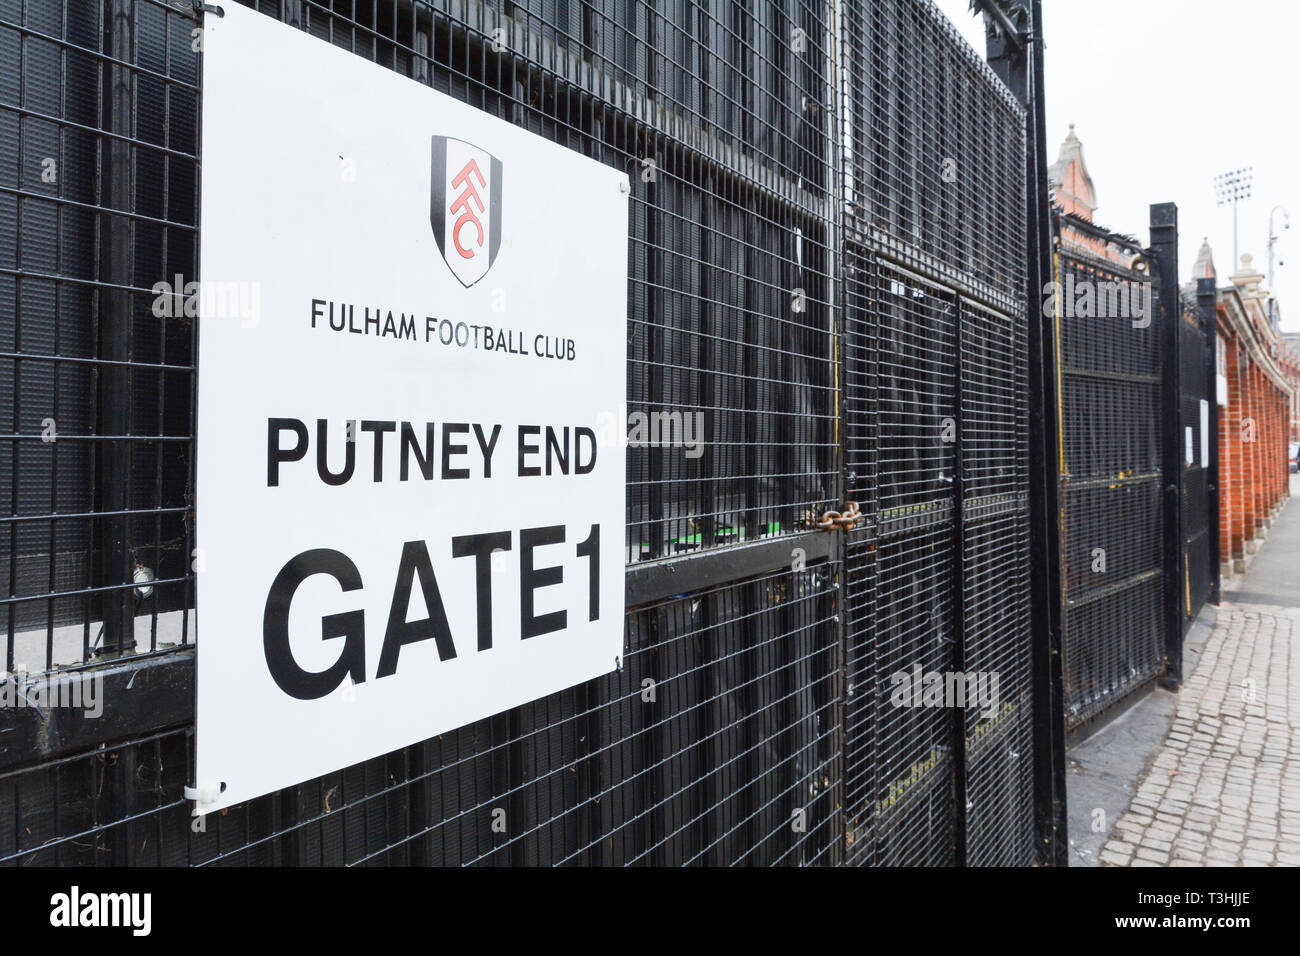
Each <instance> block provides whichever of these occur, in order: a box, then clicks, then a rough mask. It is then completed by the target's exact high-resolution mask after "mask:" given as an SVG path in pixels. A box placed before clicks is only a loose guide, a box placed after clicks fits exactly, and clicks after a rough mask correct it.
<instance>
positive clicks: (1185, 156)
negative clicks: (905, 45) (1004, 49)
mask: <svg viewBox="0 0 1300 956" xmlns="http://www.w3.org/2000/svg"><path fill="white" fill-rule="evenodd" d="M936 3H937V5H938V6H939V8H940V9H941V10H943V12H944V13H946V14H947V15H948V17H949V18H950V19H951V20H952V21H953V22H954V23H955V24H956V25H957V26H958V28H959V29H960V30H961V32H962V34H963V35H964V36H965V37H966V38H967V39H968V40H969V41H970V42H971V44H972V45H973V46H974V47H975V49H977V50H978V51H980V53H981V54H983V52H984V29H983V25H982V22H981V20H980V18H977V17H973V16H971V15H970V13H969V9H968V8H969V6H970V4H969V3H968V2H967V0H936ZM1043 8H1044V10H1043V33H1044V39H1045V41H1046V52H1045V54H1044V56H1045V70H1046V85H1047V145H1048V153H1049V157H1048V158H1049V160H1051V159H1055V158H1056V152H1057V149H1058V148H1059V147H1060V144H1061V141H1062V140H1063V139H1064V138H1065V135H1066V133H1067V131H1068V128H1069V124H1070V123H1074V124H1075V133H1076V134H1077V135H1078V137H1079V139H1080V140H1081V141H1082V142H1083V155H1084V160H1085V161H1086V162H1087V165H1088V172H1089V173H1090V174H1091V175H1092V179H1093V183H1094V185H1095V186H1096V187H1097V199H1098V204H1099V208H1098V209H1097V215H1096V218H1097V221H1098V222H1099V223H1100V224H1102V225H1104V226H1108V227H1110V228H1111V229H1116V230H1119V231H1120V232H1127V233H1131V234H1132V235H1135V236H1137V237H1138V238H1139V239H1141V240H1142V241H1144V242H1145V241H1146V240H1147V239H1148V238H1149V236H1148V229H1147V223H1148V211H1147V207H1148V206H1149V205H1150V204H1151V203H1153V202H1166V201H1173V202H1176V203H1178V218H1179V228H1180V233H1181V241H1180V243H1179V272H1180V273H1181V278H1182V279H1183V280H1184V281H1186V279H1187V278H1188V276H1189V275H1190V271H1191V266H1192V263H1193V262H1194V261H1195V259H1196V253H1197V250H1198V249H1199V248H1200V245H1201V239H1202V238H1203V237H1206V236H1208V237H1209V240H1210V245H1211V246H1212V247H1213V249H1214V264H1215V268H1216V269H1217V270H1218V273H1219V282H1220V283H1221V284H1222V283H1225V282H1226V281H1227V279H1226V277H1227V275H1228V274H1230V273H1231V272H1234V271H1236V270H1235V269H1233V268H1231V260H1232V211H1231V208H1230V207H1226V206H1225V207H1220V206H1218V205H1216V203H1215V194H1214V176H1215V175H1216V174H1218V173H1221V172H1225V171H1227V170H1230V169H1236V168H1237V167H1239V166H1251V165H1253V166H1254V167H1255V178H1254V190H1253V193H1252V197H1251V199H1249V200H1247V201H1245V202H1243V203H1242V204H1241V205H1240V207H1239V209H1238V217H1239V220H1238V229H1239V248H1240V251H1241V253H1242V254H1246V253H1251V254H1253V255H1254V257H1255V261H1254V266H1255V269H1256V270H1257V271H1259V272H1262V273H1267V272H1268V248H1267V243H1268V217H1269V210H1271V209H1272V208H1273V207H1274V206H1275V205H1277V204H1279V203H1280V204H1281V205H1283V206H1285V207H1286V208H1287V211H1288V212H1289V213H1290V214H1291V216H1292V217H1293V220H1294V226H1293V228H1292V229H1290V230H1285V229H1283V227H1282V223H1283V217H1282V214H1281V213H1280V212H1279V213H1277V215H1276V216H1275V220H1274V221H1275V222H1276V224H1277V234H1278V235H1279V237H1280V241H1279V242H1278V243H1277V246H1276V250H1277V258H1278V259H1280V260H1287V264H1286V265H1285V266H1283V267H1281V268H1279V269H1278V270H1277V272H1276V281H1275V285H1276V286H1277V296H1278V301H1279V303H1280V305H1281V312H1282V328H1283V329H1285V330H1287V331H1300V177H1298V176H1297V170H1296V161H1295V157H1296V148H1297V146H1298V145H1300V111H1298V110H1297V107H1296V96H1297V94H1298V93H1300V48H1298V47H1297V42H1296V41H1297V34H1298V33H1300V30H1298V29H1297V27H1300V10H1298V9H1297V5H1296V4H1295V3H1292V2H1288V0H1233V2H1231V3H1224V2H1222V0H1218V2H1212V0H1044V3H1043ZM1288 253H1290V255H1288Z"/></svg>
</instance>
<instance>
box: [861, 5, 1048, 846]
mask: <svg viewBox="0 0 1300 956" xmlns="http://www.w3.org/2000/svg"><path fill="white" fill-rule="evenodd" d="M849 14H850V15H849V16H848V17H846V20H845V23H846V29H845V38H844V43H845V49H846V53H845V57H844V64H845V79H844V86H845V100H846V103H847V119H846V128H845V133H844V140H845V144H846V145H845V161H844V169H843V174H844V180H845V187H844V194H845V203H846V214H845V228H846V235H845V242H846V248H845V263H846V273H847V274H846V282H845V317H844V341H845V362H844V369H845V371H844V374H845V411H844V414H845V428H846V432H847V443H846V449H845V460H846V470H847V473H846V482H847V487H848V494H849V496H850V497H851V498H853V499H855V500H858V501H860V502H862V509H863V511H864V513H865V514H866V515H867V522H866V523H865V524H864V525H863V526H861V527H860V528H859V529H858V530H857V531H855V532H854V533H853V534H852V535H851V536H850V537H849V539H848V542H847V546H846V549H847V550H846V566H847V568H848V574H847V577H846V587H847V593H846V618H847V624H846V628H847V633H846V641H845V648H846V650H845V653H846V659H845V667H846V671H847V675H846V679H847V681H848V689H847V691H846V700H845V718H844V720H845V743H844V746H845V767H844V775H845V783H844V792H845V814H846V824H847V827H848V832H849V837H850V843H849V845H848V847H847V848H846V856H847V858H848V860H849V861H850V862H855V863H877V864H884V865H910V864H916V865H936V864H947V863H953V862H965V863H970V864H974V865H986V864H989V865H991V864H1017V863H1020V864H1023V863H1026V862H1030V861H1032V860H1034V859H1035V850H1034V845H1033V828H1032V823H1031V818H1032V807H1033V793H1032V777H1033V766H1032V747H1031V741H1030V739H1029V735H1030V732H1031V728H1032V720H1033V711H1032V693H1031V687H1030V655H1031V632H1030V606H1029V549H1028V545H1029V516H1028V506H1029V500H1028V454H1029V448H1028V437H1027V430H1028V405H1027V398H1026V396H1027V389H1028V383H1027V368H1028V345H1027V323H1028V313H1027V309H1026V304H1025V302H1024V290H1025V288H1026V278H1025V274H1026V268H1027V266H1026V263H1027V252H1026V248H1025V215H1026V214H1025V208H1024V202H1025V200H1024V191H1023V188H1022V185H1023V172H1022V170H1023V169H1024V167H1025V117H1024V112H1023V110H1022V109H1021V107H1020V106H1019V105H1018V104H1017V103H1016V102H1015V101H1014V100H1013V99H1012V98H1011V96H1010V94H1009V93H1008V92H1007V90H1006V88H1005V87H1004V86H1003V85H1002V84H1001V83H1000V82H998V81H997V80H995V79H994V78H993V75H992V73H991V71H990V70H989V68H988V66H987V65H986V64H985V63H984V62H983V61H982V60H981V59H980V57H978V56H977V55H976V54H975V53H974V52H973V51H971V50H970V49H969V48H968V47H967V46H965V44H964V43H962V42H961V41H960V40H958V39H957V38H956V37H955V35H954V33H953V28H952V26H951V24H950V23H948V21H947V20H946V19H945V18H944V17H943V16H942V15H941V14H939V13H938V11H937V10H935V9H934V7H933V6H932V5H930V4H928V3H919V2H909V0H902V2H884V3H872V4H861V5H857V4H852V5H850V6H849ZM899 675H913V676H916V677H920V678H921V679H922V680H924V679H925V675H942V676H943V677H944V678H949V677H951V676H952V675H962V676H964V677H967V678H969V677H976V676H988V675H992V676H994V677H995V678H996V679H997V681H998V682H999V692H998V694H997V698H998V702H997V704H996V705H994V706H991V707H981V706H977V705H976V703H975V701H973V700H971V701H966V702H964V705H963V704H962V703H958V704H957V705H956V706H953V703H954V702H953V701H948V700H946V699H945V700H944V701H943V703H944V704H945V706H934V705H933V704H931V705H929V706H927V705H926V704H925V702H924V699H920V698H919V699H917V700H913V701H907V700H902V699H899V698H897V697H895V696H894V692H895V691H896V689H897V687H898V686H899V684H900V683H901V681H900V677H899ZM912 686H913V687H915V686H916V685H915V682H912ZM918 704H919V706H917V705H918Z"/></svg>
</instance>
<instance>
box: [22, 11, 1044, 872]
mask: <svg viewBox="0 0 1300 956" xmlns="http://www.w3.org/2000/svg"><path fill="white" fill-rule="evenodd" d="M224 2H234V0H224ZM247 5H249V6H253V7H255V8H256V9H258V10H259V11H260V12H262V13H264V14H266V15H267V16H270V17H275V18H277V19H281V20H283V21H284V22H287V23H289V24H292V25H294V26H296V27H298V28H300V29H302V30H304V31H306V32H308V33H310V34H311V35H313V36H315V37H318V38H319V39H320V40H321V41H322V42H329V43H333V44H335V45H338V46H341V47H343V48H345V49H348V50H350V51H352V52H353V53H355V54H356V55H358V56H361V57H364V58H366V59H369V60H373V61H375V62H377V63H379V64H381V65H383V66H386V67H388V68H390V69H392V70H395V71H396V72H398V73H401V74H403V75H406V76H408V77H410V78H411V79H412V80H413V81H415V82H421V83H425V84H428V85H430V86H432V87H434V88H436V89H439V90H441V91H443V92H447V93H450V94H451V95H453V96H456V97H457V98H459V99H461V100H464V101H466V102H468V103H470V104H472V105H474V106H476V107H478V108H480V109H483V110H485V111H487V112H489V113H491V114H493V115H496V116H499V117H501V118H504V119H506V120H509V121H510V122H512V123H515V124H517V125H519V126H521V127H524V128H527V129H529V130H531V131H533V132H535V133H538V134H540V135H542V136H545V137H546V138H548V139H551V140H554V141H556V142H559V143H562V144H564V145H566V146H568V147H569V148H571V149H574V150H576V151H579V152H582V153H584V154H587V155H589V156H592V157H594V158H596V159H598V160H600V161H601V162H604V163H606V164H608V165H611V166H614V167H616V168H619V169H621V170H624V171H625V172H627V173H628V174H629V177H630V179H631V182H632V197H631V210H630V212H631V219H630V235H629V243H628V274H629V280H628V301H629V313H628V328H627V333H628V396H627V399H628V411H629V413H632V414H642V415H645V416H647V417H649V416H652V415H654V414H656V413H659V414H666V415H669V416H674V415H675V416H682V415H687V414H693V413H697V412H698V413H700V414H701V415H702V417H703V422H704V431H703V434H702V435H701V436H699V437H700V440H701V445H700V447H699V451H700V454H698V455H689V456H688V455H684V454H682V449H681V448H680V447H659V446H655V445H654V444H651V445H649V446H632V447H629V448H628V451H627V455H628V458H627V461H628V490H627V537H626V547H627V567H628V572H627V597H628V607H629V610H628V614H627V619H626V637H625V647H626V653H625V657H624V662H623V667H622V669H621V670H620V671H618V672H615V673H613V674H610V675H608V676H606V677H603V678H600V679H598V680H595V681H591V682H588V683H586V684H583V685H580V686H578V687H575V688H571V689H569V690H566V691H563V692H561V693H559V694H555V695H552V696H550V697H547V698H544V699H542V700H539V701H536V702H533V703H531V704H527V705H524V706H521V707H517V708H515V709H513V710H511V711H509V712H507V713H503V714H500V715H497V716H496V717H493V718H490V719H487V720H483V721H479V722H477V723H475V724H472V725H470V726H467V727H464V728H461V729H460V730H457V731H455V732H454V733H449V734H444V735H442V736H441V737H438V738H436V739H432V740H428V741H425V742H423V743H421V744H417V745H415V746H412V747H408V748H404V749H403V750H401V751H397V752H395V753H392V754H389V755H387V756H385V757H381V758H377V759H374V760H370V761H366V762H365V763H363V764H360V765H357V766H354V767H349V768H346V769H343V770H340V771H338V772H336V773H332V774H327V775H325V776H324V777H321V778H319V779H316V780H313V781H310V782H307V783H304V784H301V785H298V786H295V787H290V788H288V789H286V790H283V791H280V792H278V793H275V794H271V795H269V796H265V797H261V798H258V799H256V800H253V801H250V802H248V803H246V804H243V805H240V806H238V807H235V808H233V809H231V810H229V811H223V812H222V813H219V814H212V815H210V816H208V817H207V818H205V819H204V821H203V823H202V824H199V823H195V822H192V821H191V818H190V817H189V808H190V807H189V804H188V803H187V802H186V801H185V800H184V798H183V789H184V786H185V784H186V783H188V782H191V776H192V768H193V744H192V736H191V735H192V718H193V714H192V709H191V707H190V704H191V701H192V686H193V683H192V681H193V650H192V648H191V647H190V645H192V643H193V639H194V638H193V635H194V624H195V612H194V602H193V594H194V573H195V571H194V567H195V562H198V561H201V558H202V552H201V550H197V549H196V545H198V544H200V543H199V542H196V541H194V539H193V530H192V529H193V516H194V508H195V507H201V506H202V503H201V502H195V501H194V496H193V487H194V486H193V462H194V455H195V451H196V448H195V440H194V382H195V372H196V368H195V361H194V356H195V349H194V341H195V331H196V328H195V326H196V319H195V317H194V316H193V314H187V312H186V309H185V308H184V305H183V302H184V296H185V293H186V287H187V285H188V284H189V283H190V282H192V281H194V280H196V279H197V278H198V277H197V276H196V246H197V242H198V239H199V235H200V232H199V228H198V223H197V218H196V211H197V208H198V203H197V200H198V171H199V164H200V161H201V148H200V144H199V143H198V140H197V130H198V117H199V110H200V107H201V93H202V91H201V89H200V83H199V79H198V78H199V75H200V73H199V60H200V56H201V54H200V53H199V52H198V44H197V43H196V42H195V34H194V30H195V28H196V26H197V21H196V19H195V16H196V15H195V13H194V11H193V6H192V5H191V4H190V3H188V2H185V0H98V2H86V3H81V2H71V0H64V2H57V0H50V2H46V3H31V2H26V3H24V2H20V0H0V335H3V336H4V338H3V341H0V419H3V421H4V432H5V433H4V434H0V500H3V501H4V502H6V504H7V507H6V508H5V514H4V515H3V516H0V521H3V526H2V527H0V571H3V573H4V575H5V582H6V583H5V592H4V597H3V602H2V606H3V608H4V627H5V629H4V641H5V670H6V671H8V672H13V671H15V670H19V669H20V666H21V669H25V670H26V671H27V672H28V673H29V674H59V673H62V672H63V671H64V670H66V669H69V668H72V669H82V670H93V671H94V673H96V674H102V675H103V676H104V687H105V701H104V704H105V713H104V716H103V717H102V718H99V719H98V720H97V721H92V720H89V719H85V718H83V717H81V716H79V715H67V714H55V713H50V714H40V715H38V714H36V713H34V712H32V711H30V710H26V709H23V710H15V711H9V712H5V711H0V722H4V724H5V730H6V731H8V732H7V733H6V734H3V735H0V862H8V863H14V864H26V863H80V864H88V863H115V864H123V863H193V864H205V863H213V862H235V863H268V864H321V863H346V864H361V863H430V864H443V863H458V864H464V863H482V864H541V863H546V864H561V863H590V864H624V863H660V864H667V863H708V864H733V863H738V864H756V863H770V864H823V863H825V864H832V863H840V862H866V863H926V862H932V863H950V862H965V863H971V864H997V863H1002V864H1023V863H1031V862H1036V861H1038V860H1041V859H1048V858H1050V855H1049V854H1047V853H1046V851H1045V850H1044V842H1043V837H1042V832H1041V831H1042V828H1043V827H1044V825H1045V822H1044V821H1045V820H1046V821H1047V824H1046V825H1047V826H1048V827H1049V828H1050V826H1053V825H1054V824H1053V823H1051V820H1049V819H1048V818H1052V817H1053V814H1054V813H1055V811H1051V810H1046V811H1045V810H1043V808H1042V806H1041V803H1042V799H1041V793H1040V792H1039V791H1038V790H1036V783H1037V782H1041V780H1042V779H1043V774H1044V772H1045V771H1044V770H1043V765H1044V762H1045V761H1047V762H1050V761H1051V759H1052V754H1051V753H1048V752H1047V748H1045V747H1043V746H1040V745H1039V744H1038V743H1036V740H1035V733H1036V729H1035V728H1036V726H1037V722H1039V721H1041V720H1042V719H1043V713H1042V709H1043V706H1044V699H1043V698H1041V697H1040V696H1038V694H1037V691H1036V689H1035V688H1036V686H1037V683H1038V678H1036V677H1035V676H1034V672H1033V669H1034V667H1035V666H1037V665H1036V664H1035V661H1036V660H1038V657H1036V656H1035V655H1039V654H1040V653H1041V654H1045V652H1042V651H1041V649H1040V648H1037V647H1036V645H1034V644H1033V627H1032V624H1033V615H1034V614H1035V613H1037V612H1036V611H1034V609H1033V607H1031V605H1032V604H1033V599H1032V597H1031V592H1032V589H1033V587H1034V586H1035V585H1034V584H1033V582H1032V581H1031V567H1030V547H1031V539H1032V536H1033V535H1034V534H1037V533H1038V532H1036V531H1035V530H1034V528H1033V527H1031V521H1030V515H1031V505H1032V501H1031V499H1032V497H1033V494H1034V492H1033V490H1032V488H1031V486H1030V481H1029V479H1030V466H1031V452H1032V451H1033V448H1032V447H1031V442H1032V441H1033V436H1034V435H1035V432H1034V430H1033V426H1032V425H1031V421H1030V419H1031V405H1030V401H1031V395H1032V394H1033V392H1032V389H1031V378H1030V376H1031V370H1032V369H1033V367H1034V366H1033V364H1032V363H1033V361H1034V359H1033V358H1032V357H1031V349H1032V348H1037V345H1036V344H1035V343H1037V342H1038V337H1037V336H1038V332H1037V330H1036V329H1035V325H1034V323H1036V321H1037V317H1038V312H1037V307H1036V303H1034V302H1033V301H1032V300H1030V301H1028V302H1027V301H1026V290H1027V289H1028V288H1029V287H1030V284H1029V281H1028V278H1027V273H1026V263H1027V262H1030V261H1031V260H1032V257H1033V256H1034V255H1035V254H1036V250H1035V249H1033V248H1031V246H1032V245H1033V244H1034V243H1033V240H1032V239H1030V238H1029V237H1031V235H1032V232H1033V230H1032V223H1031V221H1030V220H1031V217H1030V215H1029V211H1028V210H1027V203H1028V201H1029V200H1028V199H1027V197H1028V196H1031V195H1033V190H1032V189H1026V185H1025V183H1026V179H1025V177H1026V170H1027V169H1032V168H1033V162H1032V161H1031V160H1032V157H1031V158H1030V159H1027V154H1026V145H1027V144H1026V113H1025V109H1024V106H1023V105H1022V103H1021V102H1020V101H1018V100H1017V98H1016V97H1015V96H1013V95H1012V94H1011V93H1010V92H1009V91H1008V89H1007V87H1006V86H1004V85H1003V84H1002V82H1001V81H999V80H998V79H997V78H996V77H995V76H994V75H993V73H992V71H991V70H990V69H989V67H988V66H987V65H985V63H984V62H983V61H982V59H981V58H980V57H979V56H978V55H977V54H975V53H974V52H973V51H971V50H970V49H969V47H967V46H966V45H965V44H964V42H963V41H962V40H961V39H960V38H959V37H958V35H957V34H956V32H955V30H954V29H953V28H952V27H951V25H950V24H948V23H947V21H946V20H945V19H944V18H943V16H942V15H941V14H940V13H939V12H938V11H937V10H936V9H935V8H934V7H933V5H932V4H930V3H929V2H928V0H889V2H879V0H877V2H873V3H865V2H859V0H851V2H849V3H847V4H846V5H841V6H840V7H838V8H836V7H834V6H833V5H831V4H829V3H822V2H814V0H783V2H772V3H764V4H757V5H754V4H733V5H731V6H730V7H727V8H726V9H725V10H720V9H713V8H706V7H702V6H699V5H697V4H694V3H690V2H687V0H673V2H670V3H666V4H650V3H646V2H626V3H625V2H621V0H563V2H559V3H552V2H546V3H543V2H541V0H530V2H517V3H513V2H504V0H502V2H498V0H483V2H472V0H464V2H455V3H431V2H427V0H371V2H352V0H348V2H327V0H280V2H273V0H248V3H247ZM837 9H838V10H839V13H838V14H834V11H835V10H837ZM307 82H309V79H308V78H304V83H307ZM1026 95H1029V94H1028V93H1027V91H1026V90H1021V99H1022V100H1023V99H1024V98H1025V96H1026ZM841 107H842V108H841ZM285 108H286V109H290V108H292V104H285ZM47 160H51V161H52V165H53V169H54V170H55V171H56V174H55V175H54V176H53V177H52V178H50V177H49V176H48V174H47V173H46V172H45V171H46V170H48V169H49V168H50V163H47V162H46V161H47ZM1035 215H1036V213H1035ZM1034 221H1036V220H1034ZM1027 240H1028V241H1027ZM159 283H167V285H165V286H160V285H159ZM171 293H175V294H174V295H173V294H171ZM178 298H179V299H180V302H181V303H182V304H181V308H180V309H179V312H178V313H177V310H176V309H175V308H173V309H172V313H176V314H169V313H168V311H167V309H166V308H164V307H165V306H167V305H168V304H170V305H172V306H175V305H176V304H177V299H178ZM1035 387H1037V386H1035ZM47 420H52V421H53V422H54V425H55V431H54V434H55V435H56V436H57V438H56V440H53V441H49V440H43V438H47V437H48V436H49V434H50V433H49V430H48V428H47V424H46V423H47ZM848 500H856V501H857V502H858V503H859V505H860V507H861V510H862V513H863V515H864V518H863V520H862V521H861V522H860V523H859V525H858V526H857V528H856V529H855V530H852V531H849V532H833V533H832V532H826V531H819V530H815V526H816V522H817V519H818V517H819V516H820V515H821V514H822V513H823V512H824V511H825V510H828V509H831V510H840V509H841V508H842V507H843V506H844V504H845V502H847V501H848ZM1040 507H1041V506H1040ZM208 639H220V635H212V636H209V637H208ZM914 666H920V667H921V668H922V669H924V670H926V671H941V672H951V671H966V672H969V673H985V674H987V673H991V672H996V674H997V676H998V678H999V685H1000V686H999V699H998V701H997V705H996V706H995V707H992V708H988V709H981V708H979V707H976V706H959V707H955V708H927V707H921V708H911V707H899V706H894V705H893V704H892V703H891V701H890V692H891V678H892V676H893V675H895V674H896V673H898V672H900V671H904V670H908V669H910V668H912V667H914ZM8 679H9V680H16V681H20V682H21V681H22V680H25V679H27V678H24V677H23V676H22V675H19V676H17V677H9V678H8ZM1049 769H1050V768H1049ZM1036 810H1037V812H1036Z"/></svg>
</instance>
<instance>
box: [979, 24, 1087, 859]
mask: <svg viewBox="0 0 1300 956" xmlns="http://www.w3.org/2000/svg"><path fill="white" fill-rule="evenodd" d="M977 6H978V7H979V8H980V9H981V10H982V11H983V13H984V15H985V16H984V22H985V35H986V39H987V59H988V62H989V66H990V67H992V69H993V72H994V73H995V74H997V76H998V78H999V79H1000V80H1002V82H1003V83H1004V84H1006V86H1007V89H1009V90H1010V91H1011V93H1012V95H1014V96H1015V97H1016V99H1017V101H1019V103H1020V104H1021V105H1022V106H1023V107H1024V108H1025V182H1024V185H1025V194H1026V218H1025V226H1026V246H1025V252H1026V256H1027V258H1028V270H1027V283H1026V284H1027V288H1026V290H1025V310H1026V321H1027V323H1028V332H1029V335H1028V338H1029V522H1030V533H1029V554H1030V574H1031V592H1032V593H1031V595H1030V605H1031V614H1032V620H1033V632H1032V633H1033V654H1032V672H1033V680H1032V684H1033V694H1034V724H1033V726H1034V829H1035V838H1036V843H1037V846H1038V853H1039V860H1040V862H1042V863H1044V864H1050V865H1055V866H1065V865H1066V864H1067V863H1068V840H1067V829H1066V817H1065V812H1066V811H1065V710H1064V703H1063V700H1064V694H1063V690H1064V688H1063V682H1064V678H1063V660H1062V655H1061V620H1062V610H1061V523H1060V522H1061V518H1060V515H1061V508H1060V500H1059V488H1060V485H1059V482H1060V468H1059V449H1060V435H1059V421H1058V419H1057V416H1056V411H1055V410H1056V408H1057V402H1058V396H1057V378H1056V354H1057V344H1056V328H1055V324H1054V322H1053V320H1051V319H1049V318H1048V317H1046V316H1044V315H1043V309H1042V303H1043V290H1044V288H1045V287H1046V286H1047V283H1048V282H1050V281H1052V237H1051V222H1050V216H1051V211H1050V204H1049V202H1048V195H1047V165H1048V161H1047V119H1046V108H1045V102H1044V99H1043V13H1042V2H1041V0H977Z"/></svg>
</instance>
